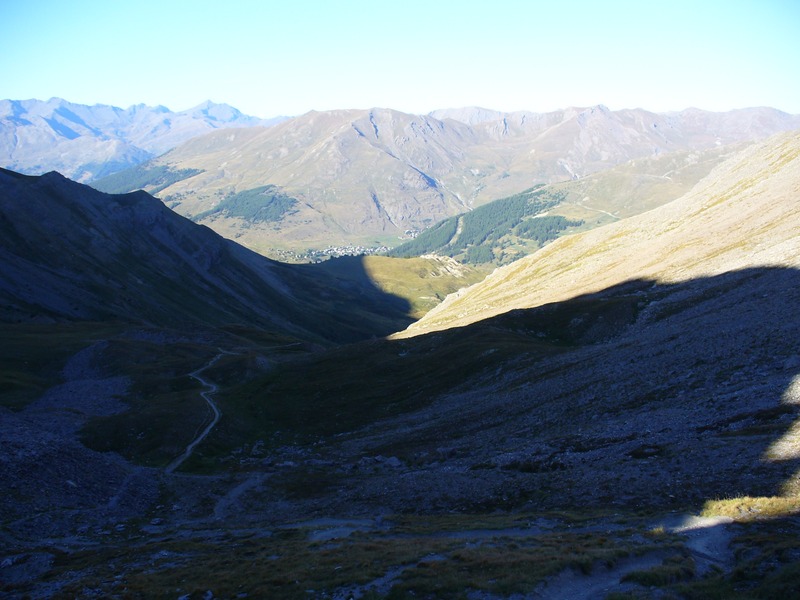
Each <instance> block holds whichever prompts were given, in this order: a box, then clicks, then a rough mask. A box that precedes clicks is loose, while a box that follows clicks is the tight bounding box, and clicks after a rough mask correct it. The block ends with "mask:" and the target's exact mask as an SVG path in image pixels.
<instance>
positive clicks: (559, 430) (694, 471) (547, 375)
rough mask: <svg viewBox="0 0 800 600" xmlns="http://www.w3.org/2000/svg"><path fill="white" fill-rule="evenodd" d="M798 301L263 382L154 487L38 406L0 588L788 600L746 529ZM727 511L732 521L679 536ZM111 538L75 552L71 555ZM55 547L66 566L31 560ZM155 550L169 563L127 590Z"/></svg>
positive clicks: (521, 323)
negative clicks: (727, 506) (722, 504)
mask: <svg viewBox="0 0 800 600" xmlns="http://www.w3.org/2000/svg"><path fill="white" fill-rule="evenodd" d="M799 301H800V272H798V271H797V270H795V269H790V268H778V267H775V268H751V269H745V270H741V271H733V272H730V273H726V274H723V275H718V276H712V277H707V278H697V279H694V280H689V281H686V282H681V283H675V284H658V283H656V282H654V281H652V280H646V279H638V280H632V281H629V282H626V283H624V284H622V285H619V286H615V287H613V288H609V289H606V290H602V291H600V292H597V293H595V294H592V295H584V296H581V297H576V298H574V299H570V300H567V301H564V302H561V303H557V304H551V305H546V306H542V307H539V308H534V309H526V310H518V311H513V312H510V313H507V314H504V315H501V316H498V317H494V318H492V319H489V320H484V321H481V322H478V323H473V324H471V325H468V326H466V327H463V328H457V329H449V330H447V331H442V332H436V333H431V334H428V335H424V336H417V337H414V338H410V339H405V340H394V341H392V340H380V341H372V342H362V343H361V344H356V345H350V346H347V347H343V348H340V349H335V350H329V351H327V352H325V353H323V354H317V355H314V356H310V357H306V358H304V359H302V361H301V362H300V363H296V364H284V365H282V366H281V365H277V366H276V367H275V368H273V369H272V370H271V372H270V373H268V374H267V375H262V376H259V377H256V378H255V379H253V380H252V382H251V383H249V384H246V385H244V386H231V385H230V381H229V384H228V386H227V388H228V389H227V390H226V391H225V393H224V394H221V395H220V397H219V404H220V407H221V409H222V414H223V419H222V420H221V421H220V423H219V425H218V427H217V428H216V429H215V430H214V431H213V432H212V434H211V436H210V437H209V438H208V440H207V441H206V442H204V444H203V445H202V446H201V447H199V448H198V452H199V455H197V456H195V457H193V458H192V460H191V461H190V464H188V465H187V466H188V467H189V468H190V469H197V468H199V467H202V468H203V469H205V470H207V469H212V470H213V471H214V472H216V473H218V474H221V475H222V474H224V475H223V476H219V475H217V476H208V475H207V476H204V477H198V476H195V477H191V478H190V477H185V476H181V477H178V476H166V475H162V474H160V473H159V472H158V471H156V470H154V469H136V468H132V467H130V466H129V465H126V464H125V463H124V462H122V461H121V459H119V456H118V455H117V454H114V453H108V452H96V451H92V450H88V449H87V448H85V447H83V446H77V445H75V444H74V443H71V442H69V441H68V436H65V433H64V431H65V430H64V425H63V424H64V423H66V422H70V421H64V420H65V419H73V418H74V415H75V414H77V411H78V410H80V409H81V406H80V404H75V403H73V404H71V405H70V408H71V410H72V411H73V412H71V413H67V412H64V413H62V416H61V417H60V419H61V421H57V420H54V417H55V415H53V416H51V417H50V419H49V420H47V421H45V420H44V418H45V415H46V414H47V412H46V411H47V410H48V402H52V401H53V400H55V399H56V397H57V396H56V395H55V393H56V390H55V389H54V390H53V391H52V392H51V394H49V395H48V396H46V397H43V398H42V399H41V400H40V401H38V402H36V403H34V404H32V405H30V407H28V408H26V409H25V410H24V411H21V412H19V413H9V412H6V413H5V414H4V418H3V419H2V421H0V424H1V425H2V427H3V432H2V433H3V438H4V440H9V441H11V442H12V443H11V444H8V445H6V446H4V452H6V453H9V452H13V453H15V459H14V460H13V461H7V462H6V463H5V464H8V465H9V468H5V469H4V470H2V471H1V472H0V476H2V477H3V480H2V481H0V483H2V484H3V486H4V487H5V488H6V489H11V490H13V493H12V495H11V496H10V497H8V496H7V498H8V500H9V502H8V503H7V504H6V505H5V506H3V515H4V521H3V536H2V538H0V539H3V540H4V543H5V544H7V545H8V546H9V547H10V548H16V549H23V548H29V547H30V544H34V543H35V544H36V545H37V546H36V547H37V550H36V552H33V553H31V554H30V556H31V557H33V558H30V559H26V560H27V561H28V562H26V560H22V559H19V560H20V568H19V569H17V570H16V571H5V572H3V576H6V574H7V573H12V572H15V573H25V572H29V573H34V574H36V575H35V577H33V578H32V579H27V580H26V579H23V580H22V581H21V582H16V583H13V584H11V585H10V586H9V584H8V579H6V580H5V581H6V586H9V587H6V589H7V590H11V591H20V592H21V591H31V590H36V591H38V594H39V595H40V596H41V595H42V594H45V595H48V591H49V595H52V591H53V590H54V589H55V590H60V591H61V592H62V593H67V594H68V593H70V592H76V591H78V590H79V589H86V586H89V587H91V589H93V590H95V591H96V592H98V593H100V594H101V595H104V594H105V595H108V594H109V593H111V592H112V590H113V589H115V587H114V586H115V584H114V583H113V582H114V581H115V579H114V577H113V576H112V575H113V572H116V573H124V574H125V577H126V584H127V585H128V586H130V587H129V589H132V590H136V591H137V592H139V593H141V594H148V593H150V594H152V592H153V591H154V590H161V591H163V590H173V589H180V590H183V591H186V590H208V589H210V590H213V592H214V594H215V595H219V596H228V595H234V594H235V593H242V590H246V591H247V592H248V593H250V594H251V595H258V596H269V597H276V598H297V597H301V596H303V595H305V593H306V592H305V590H307V589H309V588H308V585H309V583H311V582H313V585H314V589H315V590H317V591H320V592H324V593H325V594H327V595H334V594H337V593H345V592H346V590H352V589H365V590H370V589H375V590H380V591H381V593H380V594H379V596H384V595H387V594H390V593H391V594H394V595H395V596H399V597H412V596H415V597H419V596H425V595H431V596H434V597H442V598H457V597H459V595H461V594H463V593H465V592H466V591H472V592H473V593H484V594H495V595H500V596H501V597H505V596H508V595H509V594H513V593H518V594H534V593H540V592H541V593H544V592H545V591H547V593H548V594H550V597H563V595H564V594H569V593H571V592H570V591H569V590H571V589H573V588H572V587H569V585H568V582H569V581H571V582H572V584H571V585H573V586H574V588H575V589H578V590H580V589H584V588H586V587H587V586H588V587H589V589H591V586H592V585H595V583H597V581H601V582H606V583H603V589H606V590H617V589H620V590H623V589H627V590H630V589H631V588H630V587H629V586H628V587H625V585H624V584H623V583H621V581H620V580H621V579H622V578H623V577H627V574H628V573H638V574H639V575H637V577H641V579H640V580H637V581H641V584H636V585H634V588H633V589H635V590H638V591H642V590H647V589H649V588H650V587H652V586H653V585H656V586H658V587H660V588H661V589H662V590H664V591H665V592H669V593H673V594H679V593H680V594H683V595H688V597H693V598H694V597H697V598H699V597H707V595H708V594H709V593H711V592H712V591H719V590H722V592H726V597H736V596H735V595H733V594H734V591H737V590H738V591H737V593H743V594H745V596H743V597H747V594H748V590H750V592H754V590H755V591H756V592H757V597H771V596H774V594H775V592H776V590H784V589H788V590H796V581H797V580H796V578H795V579H793V574H794V573H795V570H793V569H795V567H796V562H795V563H793V562H792V558H791V557H792V556H794V554H793V552H796V551H797V549H798V548H797V543H796V541H797V538H796V533H797V531H796V529H797V528H796V525H795V524H794V521H792V520H790V519H787V518H778V519H777V520H776V521H774V522H773V521H764V520H763V519H762V520H756V521H755V522H754V523H752V524H748V523H747V521H746V520H747V519H753V518H755V517H758V516H759V513H760V511H762V510H767V507H768V506H771V505H773V504H776V505H778V506H779V507H780V508H779V511H778V512H777V513H771V512H770V513H765V514H777V515H786V514H787V513H789V514H791V513H792V512H794V511H797V510H798V509H800V502H798V500H797V494H798V490H797V475H798V467H799V466H800V463H799V462H798V458H800V456H798V451H797V437H796V435H797V434H796V430H797V426H798V425H797V424H798V422H799V421H798V418H799V417H800V387H798V381H799V380H800V349H799V348H798V346H797V342H796V340H797V339H798V336H799V335H800V321H798V317H797V313H796V306H797V305H798V302H799ZM115 344H116V342H112V343H111V344H110V345H109V346H106V347H95V348H94V354H95V360H94V364H95V365H96V366H103V370H104V372H105V377H106V378H105V379H104V380H103V381H104V382H105V385H106V386H110V385H111V384H112V382H114V381H117V379H115V378H114V377H115V374H116V373H120V371H119V370H118V369H120V368H124V366H123V365H122V364H118V365H116V366H115V365H114V363H113V361H111V358H112V357H113V354H114V346H115ZM128 356H130V354H129V353H128ZM76 367H77V365H75V364H73V367H72V368H73V369H74V368H76ZM231 367H232V364H231V365H228V366H220V367H219V368H214V369H211V370H210V371H209V372H208V376H209V377H212V376H213V377H214V379H215V380H216V381H221V382H222V381H226V373H228V375H227V377H230V371H229V369H230V368H231ZM121 372H123V373H124V372H125V371H121ZM116 377H117V378H118V377H119V376H118V375H116ZM235 378H236V376H235V375H234V379H235ZM75 383H77V382H75ZM98 407H99V405H96V406H95V411H97V409H98ZM50 410H52V409H50ZM83 410H85V408H83ZM95 414H97V413H95ZM114 419H116V421H117V422H118V423H125V422H126V421H125V419H124V414H122V415H117V416H116V417H115V416H108V415H107V416H102V415H97V416H96V417H95V418H94V419H93V420H92V421H91V422H90V424H89V427H88V428H84V430H83V433H82V435H83V439H84V440H86V439H87V435H88V436H89V439H90V440H92V436H94V439H93V443H92V444H91V445H92V446H94V445H95V444H96V443H97V439H98V438H97V436H98V435H99V434H100V433H102V431H103V427H104V424H111V423H112V421H113V420H114ZM59 422H60V423H62V425H61V426H60V427H61V429H60V431H61V433H60V434H56V433H55V432H56V431H57V430H58V429H56V423H59ZM130 422H131V421H130V416H129V418H128V423H130ZM45 423H50V425H49V426H48V427H47V428H45V427H43V424H45ZM37 424H39V428H38V429H36V428H35V426H36V425H37ZM107 431H122V429H116V430H115V429H114V428H111V429H107ZM23 435H24V437H23ZM135 437H136V436H134V437H133V439H135ZM109 439H113V438H109ZM23 440H25V441H24V442H23ZM23 449H24V450H23ZM6 456H8V454H7V455H6ZM56 464H57V465H59V469H60V474H59V473H57V472H55V471H54V470H53V468H52V466H51V465H56ZM23 473H24V474H25V476H24V477H23V475H22V474H23ZM64 478H67V479H68V480H69V481H72V482H73V483H74V484H75V485H74V487H73V486H72V485H71V484H66V485H65V484H64V483H63V479H64ZM159 490H160V491H159ZM163 498H168V499H169V500H168V501H167V502H165V501H164V500H163ZM720 498H734V499H736V500H735V501H734V502H732V503H731V506H732V508H733V511H734V512H733V514H734V516H735V517H736V518H737V519H745V521H744V522H743V523H741V524H738V525H732V524H730V518H729V517H726V518H727V521H726V520H722V521H720V520H712V521H710V522H709V523H714V524H715V525H714V526H713V527H707V528H706V529H704V530H702V533H698V532H696V531H695V530H694V529H691V528H690V529H682V527H683V526H684V525H686V526H687V527H690V526H691V523H692V522H693V521H692V519H691V518H689V516H688V515H692V514H697V513H699V512H700V511H702V510H704V509H705V510H706V511H709V510H710V511H711V513H710V514H715V513H714V510H718V509H717V508H715V507H716V506H717V505H718V504H719V503H716V502H715V501H716V500H717V499H720ZM736 507H738V508H736ZM31 508H33V509H35V514H34V515H31V514H30V510H31ZM770 510H774V509H770ZM701 522H702V523H706V522H705V521H701ZM85 523H90V524H91V527H90V528H88V529H87V526H86V525H84V524H85ZM115 524H118V525H123V527H121V528H119V529H117V530H115V531H116V533H114V536H113V537H106V538H100V539H104V541H103V543H102V544H101V545H99V546H97V547H94V548H93V549H92V550H91V554H88V553H86V552H83V551H81V550H80V549H79V548H78V547H76V546H75V545H74V544H75V542H74V541H73V542H70V541H66V540H68V539H72V540H82V543H86V541H88V540H91V539H94V538H96V537H97V536H101V535H102V532H103V531H107V530H108V529H103V527H104V526H105V527H106V528H109V527H114V526H116V525H115ZM687 524H688V525H687ZM704 526H705V525H704ZM98 532H100V533H98ZM56 535H57V536H60V538H59V539H64V540H65V541H64V542H62V544H64V546H62V547H66V548H69V549H70V550H69V551H66V552H65V551H64V550H62V549H56V548H53V547H51V546H50V545H49V544H47V543H45V544H41V542H40V541H39V540H41V538H42V537H43V536H50V537H51V538H52V537H53V536H56ZM775 545H777V546H775ZM773 546H774V547H775V548H780V549H781V550H780V551H778V550H777V549H771V548H772V547H773ZM221 547H224V548H225V552H224V553H221V552H220V548H221ZM739 549H744V550H743V551H742V552H739V551H738V550H739ZM734 550H737V552H736V553H734ZM157 552H168V553H171V554H168V555H164V556H165V557H166V556H170V557H172V558H171V560H169V561H167V560H160V559H159V560H156V561H155V563H154V564H153V565H152V567H149V568H148V570H147V572H146V573H144V572H143V571H142V570H141V568H140V567H139V566H137V565H140V564H141V562H142V561H143V560H146V559H147V558H148V557H152V556H154V555H155V553H157ZM223 554H224V559H223ZM434 554H435V555H436V560H435V561H432V560H431V559H430V556H432V555H434ZM12 556H15V557H16V556H18V554H12ZM366 557H369V559H368V563H369V566H366V564H365V562H364V561H365V560H366ZM742 557H745V558H742ZM112 558H113V563H114V567H113V569H111V568H110V567H108V563H109V560H111V559H112ZM15 560H17V559H16V558H15ZM36 561H39V562H36ZM26 564H27V565H28V567H27V571H25V570H20V569H22V568H23V566H24V565H26ZM676 565H680V566H681V568H680V569H679V570H676ZM793 565H794V566H793ZM336 567H338V568H336ZM465 568H466V569H467V571H464V569H465ZM254 569H255V570H254ZM520 569H522V570H520ZM609 569H610V571H609ZM573 570H576V574H573V575H571V576H570V579H568V581H564V580H563V577H564V575H565V574H568V573H573ZM67 572H69V573H70V577H66V573H67ZM109 573H111V575H110V574H109ZM465 573H466V574H467V575H465ZM604 573H608V575H605V576H604V575H603V574H604ZM223 574H224V576H223ZM656 576H658V578H657V579H653V578H654V577H656ZM384 577H385V578H386V579H385V580H384V579H381V578H384ZM604 577H605V578H604ZM0 581H3V580H0ZM379 581H384V583H381V584H379V583H378V582H379ZM626 581H627V580H626ZM791 581H794V582H795V585H794V587H792V584H791ZM648 582H650V583H648ZM653 582H655V583H653ZM370 586H375V587H370ZM639 586H643V587H639ZM787 586H788V587H787ZM722 592H720V593H722ZM187 593H188V592H187ZM546 597H547V596H546Z"/></svg>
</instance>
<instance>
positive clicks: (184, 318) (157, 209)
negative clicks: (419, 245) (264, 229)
mask: <svg viewBox="0 0 800 600" xmlns="http://www.w3.org/2000/svg"><path fill="white" fill-rule="evenodd" d="M0 231H2V240H0V257H2V260H1V261H0V262H1V263H2V264H0V273H1V274H2V277H0V298H2V309H0V320H2V321H3V322H11V323H14V322H19V323H31V322H39V323H57V322H81V321H100V322H102V321H116V322H125V323H139V324H142V325H145V324H148V325H150V326H169V327H175V328H184V329H187V328H188V329H197V328H201V329H202V328H215V327H220V326H223V325H238V326H248V327H251V328H261V329H265V330H268V331H273V332H276V333H280V334H281V335H287V336H294V337H297V338H299V339H302V340H304V341H309V342H318V343H331V342H333V341H336V342H341V341H345V340H353V339H358V338H360V337H368V336H371V335H376V334H379V333H384V334H385V333H388V332H389V331H391V328H392V327H393V326H394V325H395V323H396V321H395V319H397V318H399V319H401V320H403V319H407V317H406V316H405V313H406V310H407V305H406V303H404V302H403V301H402V300H400V299H398V298H394V297H392V296H390V295H387V294H384V293H382V292H381V291H380V290H378V289H377V288H374V287H372V288H370V287H369V286H367V285H359V286H355V285H352V284H350V283H348V284H341V283H340V282H339V280H337V279H336V278H335V277H331V276H327V275H326V274H325V273H323V272H321V271H314V270H309V269H301V268H300V267H293V266H291V265H285V264H282V263H277V262H274V261H271V260H269V259H267V258H265V257H263V256H260V255H258V254H256V253H254V252H252V251H250V250H247V249H245V248H243V247H241V246H239V245H238V244H236V243H234V242H231V241H230V240H226V239H224V238H222V237H220V236H219V235H218V234H216V233H214V232H213V231H211V230H210V229H208V228H207V227H203V226H199V225H196V224H194V223H192V222H191V221H189V220H187V219H185V218H184V217H181V216H180V215H177V214H176V213H174V212H173V211H171V210H169V209H168V208H167V207H165V206H164V204H163V203H161V202H160V201H158V200H157V199H155V198H153V197H152V196H150V195H148V194H147V193H145V192H141V191H140V192H134V193H131V194H126V195H119V196H114V195H108V194H104V193H101V192H98V191H96V190H94V189H93V188H91V187H88V186H86V185H83V184H79V183H76V182H73V181H71V180H68V179H66V178H64V177H63V176H61V175H60V174H58V173H55V172H52V173H48V174H46V175H42V176H27V175H21V174H18V173H14V172H12V171H7V170H3V169H0ZM320 297H323V298H326V299H327V304H323V303H321V302H320V300H319V298H320ZM337 307H338V308H337ZM362 309H363V310H364V311H365V312H361V310H362ZM370 313H372V315H373V317H374V319H373V317H370V316H369V314H370ZM322 314H324V315H326V318H325V319H324V320H323V319H321V318H320V315H322ZM387 317H388V320H387ZM368 323H371V325H367V324H368ZM365 326H366V329H365V328H364V327H365ZM373 326H374V327H377V329H372V327H373Z"/></svg>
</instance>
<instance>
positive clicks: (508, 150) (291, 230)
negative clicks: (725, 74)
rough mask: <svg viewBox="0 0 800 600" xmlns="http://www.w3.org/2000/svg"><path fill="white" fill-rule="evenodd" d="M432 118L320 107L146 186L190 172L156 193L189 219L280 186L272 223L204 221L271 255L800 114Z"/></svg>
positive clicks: (724, 139) (197, 152)
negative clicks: (288, 203) (281, 199)
mask: <svg viewBox="0 0 800 600" xmlns="http://www.w3.org/2000/svg"><path fill="white" fill-rule="evenodd" d="M433 114H434V115H439V116H442V117H443V118H442V119H438V118H435V117H433V116H429V115H428V116H420V115H408V114H404V113H401V112H398V111H394V110H389V109H370V110H340V111H329V112H322V113H318V112H312V113H308V114H306V115H302V116H299V117H295V118H293V119H291V120H288V121H286V122H284V123H281V124H280V125H278V126H276V127H273V128H269V129H247V130H238V131H237V132H215V133H211V134H209V135H207V136H203V137H199V138H195V139H193V140H190V141H189V142H187V143H185V144H183V145H181V146H180V147H177V148H175V149H174V150H172V151H170V152H169V153H167V154H165V155H163V156H161V157H159V158H158V159H155V160H154V161H151V162H150V163H147V165H143V168H144V169H145V171H146V169H147V168H150V169H152V171H153V179H152V183H148V182H147V178H146V177H144V178H137V180H136V181H137V184H136V185H143V187H144V188H145V189H155V187H156V184H157V183H158V182H160V181H161V179H160V177H161V175H162V173H163V171H164V169H166V170H168V171H170V172H174V173H184V174H185V175H184V176H181V177H180V178H177V179H178V180H177V181H174V182H172V183H171V184H170V185H168V186H167V187H163V186H161V185H160V183H159V184H158V189H159V191H158V194H159V197H161V198H162V199H164V201H165V202H167V203H168V205H169V206H171V207H172V208H174V209H175V210H176V211H178V212H180V213H181V214H184V215H186V216H189V217H192V216H194V215H202V214H206V213H207V211H209V210H210V209H213V208H214V207H215V206H216V205H218V204H219V203H220V202H222V201H223V200H224V199H225V198H227V197H229V196H231V195H236V194H240V193H242V192H246V191H248V190H255V189H259V188H260V187H262V186H267V185H272V186H276V187H277V188H278V189H280V191H281V193H283V194H285V195H287V196H289V197H291V198H294V199H295V200H296V203H295V205H294V206H293V208H292V210H290V211H287V212H286V213H285V214H284V215H283V216H282V217H280V218H279V219H277V220H275V221H273V222H269V223H263V222H262V223H258V222H253V221H248V219H247V218H246V216H244V215H242V214H236V213H233V212H231V213H228V214H227V215H226V214H216V215H215V216H214V217H213V218H211V217H209V218H205V220H204V221H203V222H204V223H205V224H207V225H209V226H210V227H212V228H214V229H215V230H216V231H218V232H220V233H221V234H223V235H226V236H227V237H232V238H236V239H238V240H239V241H240V242H242V243H244V244H246V245H248V246H249V247H252V248H254V249H257V250H261V251H263V250H264V249H265V248H268V247H270V246H272V247H286V246H295V247H309V246H313V245H315V244H316V245H319V243H320V240H321V239H325V240H327V241H330V240H334V241H335V242H336V243H341V244H346V243H359V244H368V243H372V244H373V245H381V244H387V245H389V246H392V245H396V244H397V242H398V237H402V236H404V235H405V234H406V233H408V232H414V231H419V230H422V229H425V228H427V227H429V226H431V225H433V224H434V223H436V222H437V221H440V220H442V219H443V218H445V217H449V216H453V215H455V214H458V213H460V212H464V211H467V210H470V209H472V208H474V207H476V206H479V205H481V204H483V203H485V202H488V201H490V200H493V199H497V198H501V197H504V196H509V195H512V194H514V193H518V192H520V191H522V190H524V189H529V188H530V187H532V186H533V185H535V184H538V183H551V182H556V181H564V180H574V179H578V178H581V177H584V176H586V175H588V174H591V173H596V172H599V171H602V170H604V169H608V168H610V167H613V166H615V165H619V164H621V163H624V162H626V161H631V160H633V159H636V158H652V157H655V156H661V155H665V154H670V153H675V152H686V151H687V150H695V151H700V152H701V151H703V150H709V149H717V148H718V147H719V146H721V145H726V144H731V143H735V142H741V141H752V140H753V139H757V138H760V137H765V136H767V135H770V134H772V133H775V132H777V131H784V130H790V129H795V128H800V117H798V116H792V115H787V114H784V113H781V112H780V111H776V110H773V109H766V108H757V109H745V110H742V111H732V112H730V113H709V112H705V111H698V110H687V111H683V112H681V113H669V114H658V113H652V112H649V111H645V110H641V109H636V110H620V111H611V110H609V109H608V108H606V107H604V106H596V107H589V108H573V109H566V110H562V111H555V112H552V113H545V114H535V113H508V114H505V113H503V114H500V115H494V114H489V113H487V112H485V111H484V112H480V113H478V114H479V115H480V116H478V117H470V116H469V114H470V113H469V111H467V113H448V112H447V111H443V112H441V113H436V112H435V113H433ZM448 114H456V116H457V117H458V118H459V119H461V120H458V119H453V118H447V115H448ZM464 114H466V115H467V116H459V115H464ZM495 117H497V118H495ZM464 120H465V121H467V122H466V123H465V122H462V121H464ZM145 174H146V172H145ZM653 175H657V176H660V175H662V174H661V173H658V174H653ZM140 181H143V182H144V184H141V183H139V182H140ZM101 183H102V182H101ZM148 186H150V187H148ZM115 191H123V190H122V189H117V190H115Z"/></svg>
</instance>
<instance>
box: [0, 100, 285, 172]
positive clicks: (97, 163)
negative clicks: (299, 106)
mask: <svg viewBox="0 0 800 600" xmlns="http://www.w3.org/2000/svg"><path fill="white" fill-rule="evenodd" d="M281 120H283V119H279V118H277V119H272V120H265V119H259V118H256V117H250V116H247V115H244V114H243V113H241V112H240V111H239V110H238V109H236V108H234V107H232V106H230V105H228V104H217V103H214V102H212V101H210V100H207V101H206V102H203V103H202V104H200V105H198V106H196V107H194V108H192V109H189V110H187V111H182V112H177V113H176V112H172V111H171V110H169V109H168V108H167V107H165V106H162V105H158V106H155V107H152V106H148V105H146V104H142V103H140V104H134V105H132V106H130V107H128V108H127V109H122V108H119V107H115V106H110V105H106V104H95V105H93V106H88V105H84V104H76V103H72V102H69V101H67V100H64V99H63V98H57V97H53V98H50V99H49V100H47V101H41V100H22V101H19V100H0V167H6V168H9V169H12V170H15V171H21V172H24V173H29V174H40V173H44V172H46V171H49V170H57V171H59V172H61V173H64V174H65V175H66V176H68V177H70V178H72V179H76V180H78V181H83V182H87V181H93V180H95V179H98V178H101V177H105V176H107V175H111V174H112V173H115V172H117V171H122V170H124V169H126V168H129V167H133V166H135V165H137V164H140V163H142V162H144V161H145V160H148V159H150V158H153V157H154V156H157V155H159V154H163V153H164V152H166V151H168V150H170V149H172V148H174V147H175V146H177V145H179V144H181V143H182V142H185V141H187V140H189V139H191V138H193V137H195V136H198V135H202V134H204V133H209V132H210V131H213V130H214V129H220V128H227V127H253V126H262V127H267V126H269V125H273V124H275V123H276V122H279V121H281Z"/></svg>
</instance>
